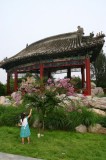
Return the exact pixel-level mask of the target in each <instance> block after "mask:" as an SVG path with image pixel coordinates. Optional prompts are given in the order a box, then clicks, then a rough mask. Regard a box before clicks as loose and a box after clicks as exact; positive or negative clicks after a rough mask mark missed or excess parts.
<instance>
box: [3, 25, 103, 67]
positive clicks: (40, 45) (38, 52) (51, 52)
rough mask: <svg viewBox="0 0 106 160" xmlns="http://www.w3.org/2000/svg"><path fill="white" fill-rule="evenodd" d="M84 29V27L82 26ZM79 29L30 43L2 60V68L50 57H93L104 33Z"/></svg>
mask: <svg viewBox="0 0 106 160" xmlns="http://www.w3.org/2000/svg"><path fill="white" fill-rule="evenodd" d="M80 29H82V28H80ZM80 29H79V30H77V31H76V32H72V33H65V34H60V35H56V36H52V37H49V38H45V39H42V40H40V41H37V42H35V43H32V44H30V45H27V46H26V48H25V49H23V50H22V51H20V52H19V53H18V54H16V55H14V56H13V57H11V58H7V59H5V60H3V61H2V62H0V68H4V69H6V68H7V66H8V65H10V66H11V67H12V66H13V64H15V65H17V66H18V65H20V64H21V63H23V64H25V63H30V62H36V61H41V60H43V59H48V58H52V59H54V58H64V57H73V56H84V55H86V54H89V53H90V54H92V57H93V58H92V59H95V57H96V56H95V55H97V54H99V52H100V51H101V49H102V47H103V44H104V37H105V35H104V34H103V33H99V34H97V35H96V36H94V34H93V33H90V35H89V36H84V33H83V30H80ZM94 54H95V55H94Z"/></svg>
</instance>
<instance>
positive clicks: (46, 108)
mask: <svg viewBox="0 0 106 160" xmlns="http://www.w3.org/2000/svg"><path fill="white" fill-rule="evenodd" d="M59 102H60V100H59V99H58V98H57V97H56V92H51V91H50V90H46V91H45V92H43V93H41V92H40V93H39V94H38V93H32V94H26V95H25V96H24V103H26V104H29V106H32V107H34V108H36V109H37V112H38V115H39V121H42V123H43V129H44V117H45V116H47V115H49V114H51V113H52V112H53V110H54V108H55V107H56V106H58V103H59Z"/></svg>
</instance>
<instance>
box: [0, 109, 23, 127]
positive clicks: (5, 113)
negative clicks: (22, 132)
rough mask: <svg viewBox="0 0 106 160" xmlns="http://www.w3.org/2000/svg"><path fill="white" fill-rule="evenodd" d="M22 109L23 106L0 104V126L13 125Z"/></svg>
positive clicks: (17, 120)
mask: <svg viewBox="0 0 106 160" xmlns="http://www.w3.org/2000/svg"><path fill="white" fill-rule="evenodd" d="M23 111H24V108H23V107H17V108H16V107H13V106H8V107H6V106H0V126H4V125H5V126H15V125H16V124H17V123H18V122H19V118H20V114H21V113H22V112H23Z"/></svg>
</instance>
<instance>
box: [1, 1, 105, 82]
mask: <svg viewBox="0 0 106 160" xmlns="http://www.w3.org/2000/svg"><path fill="white" fill-rule="evenodd" d="M105 8H106V0H0V61H2V60H3V59H4V58H5V57H7V58H10V57H11V56H13V55H15V54H17V53H18V52H20V51H21V50H22V49H24V48H25V47H26V44H27V43H28V44H31V43H33V42H36V41H38V40H41V39H43V38H46V37H49V36H53V35H57V34H62V33H67V32H74V31H77V26H81V27H83V28H84V33H85V35H89V33H91V32H94V34H95V35H96V34H97V33H98V32H101V31H102V32H103V33H104V34H105V35H106V9H105ZM105 40H106V39H105ZM103 49H104V52H105V53H106V43H105V45H104V48H103ZM0 82H2V83H4V84H5V83H6V72H5V70H3V69H0Z"/></svg>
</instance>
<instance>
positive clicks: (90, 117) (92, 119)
mask: <svg viewBox="0 0 106 160" xmlns="http://www.w3.org/2000/svg"><path fill="white" fill-rule="evenodd" d="M81 110H82V111H81V112H82V113H81V122H82V124H83V125H85V126H86V127H89V126H90V125H94V124H95V123H96V122H97V118H98V116H97V114H96V113H94V112H93V111H90V110H88V109H87V108H86V107H82V109H81Z"/></svg>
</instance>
